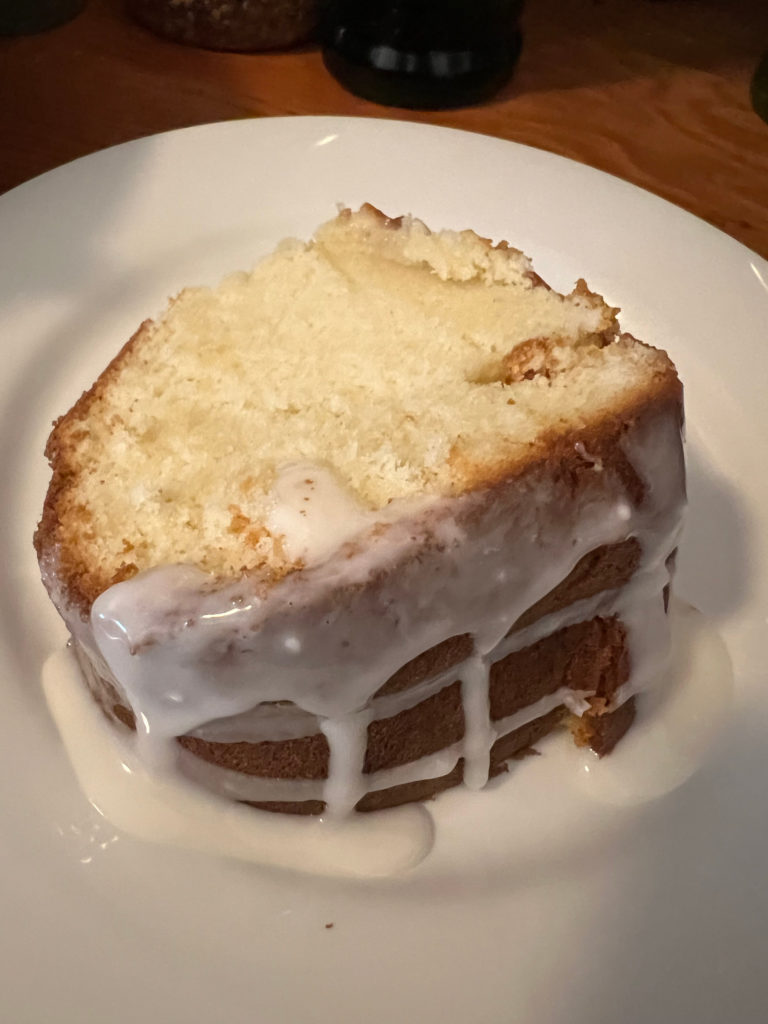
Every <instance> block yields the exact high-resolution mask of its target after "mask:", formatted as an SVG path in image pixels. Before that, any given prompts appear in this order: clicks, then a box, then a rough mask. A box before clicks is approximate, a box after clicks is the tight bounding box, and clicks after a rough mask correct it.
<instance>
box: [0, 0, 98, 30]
mask: <svg viewBox="0 0 768 1024" xmlns="http://www.w3.org/2000/svg"><path fill="white" fill-rule="evenodd" d="M83 7H85V0H0V36H24V35H31V34H32V33H33V32H44V31H45V30H46V29H49V28H55V27H56V26H57V25H62V24H63V23H64V22H65V21H69V20H70V19H71V18H74V17H75V15H76V14H79V13H80V11H82V9H83Z"/></svg>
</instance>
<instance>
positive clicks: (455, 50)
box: [321, 0, 523, 110]
mask: <svg viewBox="0 0 768 1024" xmlns="http://www.w3.org/2000/svg"><path fill="white" fill-rule="evenodd" d="M522 8H523V0H327V2H326V5H325V10H324V16H323V21H322V27H321V33H322V39H323V58H324V60H325V64H326V67H327V68H328V70H329V71H330V72H331V74H332V75H333V76H334V77H335V78H336V79H337V80H338V81H339V82H340V83H341V84H342V85H343V86H344V87H345V88H346V89H349V90H350V92H353V93H356V94H357V95H358V96H363V97H364V98H365V99H369V100H373V101H374V102H376V103H386V104H389V105H392V106H396V107H411V108H417V109H419V108H420V109H426V110H438V109H441V108H446V107H459V106H467V105H469V104H473V103H479V102H480V101H482V100H484V99H488V98H489V97H490V96H492V95H493V94H494V93H495V92H497V91H498V90H499V89H500V88H501V87H502V86H503V85H504V84H505V82H507V81H508V79H509V78H510V77H511V75H512V72H513V70H514V68H515V64H516V63H517V58H518V57H519V55H520V49H521V46H522V33H521V31H520V15H521V13H522Z"/></svg>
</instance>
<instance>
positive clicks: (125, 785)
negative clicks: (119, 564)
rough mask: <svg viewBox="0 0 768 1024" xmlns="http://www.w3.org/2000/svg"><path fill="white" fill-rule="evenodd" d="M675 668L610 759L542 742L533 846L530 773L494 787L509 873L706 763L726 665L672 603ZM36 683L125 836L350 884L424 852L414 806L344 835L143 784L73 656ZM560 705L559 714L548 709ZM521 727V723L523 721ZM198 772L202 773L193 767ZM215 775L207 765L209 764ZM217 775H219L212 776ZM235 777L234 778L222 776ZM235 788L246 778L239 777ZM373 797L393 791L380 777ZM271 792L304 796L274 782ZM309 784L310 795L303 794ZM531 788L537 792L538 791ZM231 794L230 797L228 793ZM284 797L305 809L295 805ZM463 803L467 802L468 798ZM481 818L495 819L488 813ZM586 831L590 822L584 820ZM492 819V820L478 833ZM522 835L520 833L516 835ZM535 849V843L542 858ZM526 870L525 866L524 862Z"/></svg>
mask: <svg viewBox="0 0 768 1024" xmlns="http://www.w3.org/2000/svg"><path fill="white" fill-rule="evenodd" d="M670 619H671V624H672V637H673V657H672V660H671V667H670V670H669V672H668V674H667V675H666V676H665V678H664V679H663V680H662V684H661V685H660V686H659V687H658V688H657V689H656V690H655V691H654V692H653V693H650V694H645V695H643V698H642V700H641V701H640V702H639V708H638V719H637V721H636V723H635V725H634V727H633V729H632V730H631V731H630V733H629V734H628V735H627V736H626V737H625V738H624V739H623V740H622V742H621V743H620V744H619V746H618V747H617V748H616V750H615V751H614V752H613V753H612V754H611V756H610V757H606V758H603V759H602V760H598V759H597V758H596V757H594V756H593V755H590V754H588V753H585V752H580V751H578V750H576V749H575V748H573V747H572V746H571V745H570V744H567V743H562V742H557V741H555V740H552V741H551V742H548V743H546V744H545V745H544V748H543V756H542V757H539V758H536V759H534V763H533V764H531V765H529V766H527V767H528V768H530V769H533V771H534V772H535V773H538V774H543V777H544V778H545V780H547V782H548V795H547V805H548V809H547V812H546V815H545V816H544V817H542V815H541V814H539V815H538V816H537V815H534V816H533V817H534V820H536V821H537V822H538V827H539V828H540V829H541V830H542V833H543V834H542V835H531V834H530V826H529V820H530V818H531V808H530V807H529V805H528V803H527V802H526V801H530V798H531V797H530V792H529V791H528V789H527V788H526V780H528V783H531V782H532V781H533V780H532V777H531V774H530V771H527V772H524V773H523V775H522V776H521V777H520V778H519V779H514V780H510V784H509V786H508V787H507V786H506V784H505V783H503V782H498V783H497V784H496V787H494V788H497V787H499V786H501V787H502V789H501V790H499V789H497V791H496V794H495V795H501V793H502V792H503V793H505V794H508V796H509V798H510V799H509V800H508V801H507V804H506V807H507V812H506V819H507V821H508V817H509V808H512V809H513V811H514V812H515V813H516V814H518V815H522V820H518V821H516V822H513V825H512V827H509V826H507V827H502V828H500V829H499V830H498V835H499V836H500V840H499V841H500V842H503V843H505V844H507V846H506V848H505V849H504V850H501V851H500V852H499V858H500V859H503V860H504V862H505V863H508V864H513V863H516V859H518V858H520V857H521V856H523V854H522V853H521V851H522V850H525V851H526V852H529V850H530V848H534V849H535V850H537V851H538V854H537V856H543V854H544V853H545V852H548V853H549V854H553V853H554V852H555V851H554V850H553V849H552V844H553V842H557V843H558V844H560V847H562V850H563V851H567V849H568V844H569V841H570V830H571V829H572V828H574V827H576V825H577V824H578V822H579V820H581V819H582V818H584V817H587V818H589V816H588V815H585V811H587V810H588V804H590V803H597V804H613V805H616V806H627V805H629V806H632V805H635V804H639V803H642V802H643V801H645V800H649V799H653V798H655V797H658V796H661V795H662V794H663V793H666V792H669V791H670V790H672V789H674V788H675V787H677V786H679V785H680V784H681V783H682V782H684V781H685V779H686V778H688V777H689V776H690V775H691V774H692V773H693V772H694V771H695V770H696V769H697V768H698V766H699V765H700V764H701V763H702V762H703V761H704V760H705V759H706V757H707V754H708V752H709V750H710V749H711V747H712V745H713V743H714V742H715V740H716V739H717V736H718V735H719V732H720V730H721V729H722V728H723V726H724V725H725V724H726V723H727V721H728V717H729V713H730V707H731V704H732V687H733V683H732V676H731V668H730V661H729V658H728V654H727V651H726V649H725V646H724V644H723V642H722V640H721V639H720V638H719V636H718V634H717V632H716V630H715V629H714V628H713V625H712V623H711V622H709V621H708V620H707V619H706V618H705V617H704V616H702V615H701V614H700V613H699V612H697V611H696V610H695V609H692V608H690V607H689V606H686V605H684V604H682V603H681V602H678V601H675V600H674V599H673V602H672V604H671V607H670ZM43 683H44V689H45V694H46V698H47V701H48V706H49V708H50V710H51V713H52V715H53V718H54V720H55V722H56V725H57V726H58V729H59V732H60V735H61V737H62V740H63V742H64V746H65V749H66V752H67V754H68V756H69V759H70V761H71V762H72V765H73V767H74V769H75V772H76V774H77V778H78V781H79V783H80V786H81V788H82V789H83V791H84V793H85V794H86V796H87V797H88V799H89V800H90V802H91V803H92V804H93V805H94V806H95V807H96V808H97V809H98V811H99V813H100V814H101V815H103V817H104V818H105V819H106V820H107V821H108V822H111V823H112V824H113V825H115V827H117V828H119V829H121V830H122V831H124V832H126V833H128V834H129V835H132V836H134V837H137V838H139V839H143V840H146V841H152V842H161V843H169V844H173V845H178V846H186V847H189V848H192V849H197V850H203V851H205V852H208V853H212V854H215V855H220V856H227V857H236V858H240V859H242V860H248V861H254V862H257V863H261V864H271V865H279V866H281V867H284V868H289V869H297V870H301V871H305V872H308V873H310V872H312V873H319V874H332V875H353V876H358V877H364V876H369V877H370V876H375V875H386V874H395V873H398V872H400V871H403V870H407V869H408V868H410V867H412V866H414V865H415V864H417V863H418V862H419V861H420V860H422V859H423V858H424V857H426V856H427V854H428V853H429V851H430V849H431V847H432V843H433V828H432V825H431V819H430V815H429V813H428V812H427V811H426V810H425V808H423V807H422V806H420V805H410V806H407V807H400V808H396V809H395V810H392V811H379V812H377V813H375V814H359V815H354V816H353V817H352V818H350V819H348V820H347V821H345V822H343V823H335V822H329V821H327V820H319V819H305V818H297V817H295V816H293V815H275V814H269V813H267V812H260V811H255V810H253V809H252V808H244V807H240V806H238V805H237V804H234V803H232V802H231V801H230V800H229V799H227V800H221V799H217V798H216V797H214V796H212V795H209V794H206V793H205V792H204V791H203V790H202V789H200V788H199V787H197V786H193V785H190V784H188V783H185V781H184V779H183V778H182V777H181V776H180V775H164V774H162V773H152V772H148V771H147V770H146V768H145V766H144V765H143V764H142V763H141V762H140V760H139V759H138V758H137V757H136V754H135V749H134V743H135V737H134V735H133V734H132V733H131V732H130V731H129V730H127V729H125V730H123V731H121V732H120V731H117V730H113V729H107V728H105V723H104V719H103V716H102V715H101V712H100V711H99V710H98V708H97V706H96V704H95V703H94V702H93V701H92V700H91V698H90V696H89V694H88V691H87V690H86V689H85V687H83V685H82V682H81V679H80V674H79V671H78V667H77V664H76V662H75V660H74V658H73V656H72V653H71V651H69V650H62V651H59V652H57V653H56V654H54V655H52V656H51V658H49V660H48V662H47V663H46V666H45V669H44V673H43ZM562 696H563V694H562V693H558V694H553V695H552V696H551V697H550V698H545V699H544V700H543V701H541V702H538V703H537V705H534V706H532V707H531V708H526V709H525V710H524V712H521V713H519V715H516V716H513V718H514V722H513V721H509V720H505V721H504V722H502V723H497V725H498V726H499V727H500V728H501V729H503V731H504V732H507V731H511V728H514V727H518V726H519V725H521V724H525V723H524V721H523V719H524V718H525V717H527V716H528V715H530V716H531V717H534V718H535V717H539V716H540V715H542V714H546V712H547V711H548V710H550V709H551V706H552V705H551V704H550V702H551V701H559V700H561V699H562ZM554 706H556V705H554ZM529 720H530V719H529ZM460 753H461V751H460V745H459V744H457V745H456V746H455V747H454V748H451V749H450V750H447V751H441V752H440V753H439V754H438V755H435V756H434V758H430V759H423V760H424V761H425V762H426V761H429V762H430V763H429V764H425V766H424V769H425V774H424V775H423V777H425V778H429V777H434V776H437V775H441V774H445V773H446V772H447V771H450V768H451V767H452V764H455V761H456V759H457V758H458V756H460ZM192 760H193V761H195V762H196V763H197V764H198V765H202V764H203V762H201V761H199V759H198V758H192ZM207 767H211V766H207ZM219 771H220V772H221V771H222V770H221V769H219ZM231 774H232V775H235V774H238V773H231ZM238 777H239V779H243V778H245V777H244V776H240V775H238ZM378 778H379V781H380V782H381V783H382V784H383V785H391V784H393V783H394V782H395V781H396V780H395V778H394V777H389V778H388V777H387V773H386V772H382V773H378ZM277 781H279V782H280V785H300V786H301V785H305V783H290V782H285V780H277ZM309 785H313V784H312V783H309ZM534 789H537V787H534ZM225 795H228V794H225ZM293 798H294V799H304V798H305V797H304V796H298V795H297V796H295V797H293ZM471 798H472V796H471V795H470V794H467V795H466V797H465V799H471ZM460 799H461V794H459V793H455V794H446V798H445V804H443V802H442V801H437V803H435V804H431V805H430V807H431V808H432V809H433V811H434V813H435V815H436V818H437V822H438V833H437V834H438V844H440V843H441V842H444V841H445V840H444V838H443V839H441V838H440V837H441V836H442V831H441V828H440V814H441V808H442V807H443V806H445V807H446V808H447V813H449V815H452V816H453V817H456V816H457V814H458V813H459V811H460V809H461V803H460ZM488 810H489V813H491V814H492V815H497V814H499V813H504V808H501V807H499V805H498V803H497V802H492V803H490V804H489V808H488ZM589 820H592V819H591V818H589ZM492 827H493V821H492V820H490V821H489V822H488V828H489V829H491V828H492ZM521 830H522V831H521ZM542 843H544V844H545V846H544V848H543V849H542ZM523 859H524V858H523Z"/></svg>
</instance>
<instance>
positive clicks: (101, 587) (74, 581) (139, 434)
mask: <svg viewBox="0 0 768 1024" xmlns="http://www.w3.org/2000/svg"><path fill="white" fill-rule="evenodd" d="M617 312H618V310H616V309H613V308H611V307H609V306H608V305H607V304H606V303H605V302H604V301H603V300H602V298H601V297H600V296H598V295H595V294H594V293H592V292H590V291H589V289H588V288H587V286H586V284H585V283H584V282H579V283H578V284H577V286H576V288H575V289H574V291H573V292H572V293H571V294H570V295H560V294H559V293H557V292H555V291H553V290H552V289H550V288H549V287H548V286H547V285H546V284H544V282H543V281H542V280H541V279H540V278H539V277H538V276H537V275H536V273H535V272H534V270H533V268H532V266H531V263H530V261H529V260H528V258H527V257H526V256H524V255H523V254H522V253H520V252H519V251H518V250H515V249H513V248H511V247H510V246H508V245H507V244H506V243H501V244H500V245H498V246H493V245H492V244H491V243H490V242H488V241H487V240H485V239H482V238H479V237H478V236H477V235H475V234H474V233H472V232H470V231H462V232H439V233H432V232H430V231H429V230H428V229H427V228H426V227H425V226H424V225H423V224H421V223H420V222H419V221H417V220H414V219H412V218H398V219H396V220H390V219H387V218H386V217H384V216H383V215H382V214H380V213H379V212H378V211H376V210H374V209H373V208H372V207H368V206H366V207H363V208H362V209H361V210H360V211H358V212H357V213H352V212H350V211H348V210H345V211H342V212H341V213H340V214H339V216H338V217H337V218H336V219H335V220H333V221H331V222H330V223H328V224H326V225H323V226H322V227H321V228H319V229H318V231H317V232H316V234H315V237H314V239H312V240H311V241H310V242H308V243H302V242H298V241H289V242H285V243H283V244H282V245H281V246H279V247H278V249H277V250H276V252H275V253H274V254H273V255H272V256H270V257H268V258H267V259H266V260H264V261H263V262H262V263H260V264H259V265H258V266H257V267H256V268H255V269H254V270H253V271H252V272H250V273H238V274H234V275H232V276H230V277H229V278H227V279H225V280H224V281H223V282H222V283H221V284H220V285H219V286H217V287H216V288H213V289H211V288H190V289H187V290H185V291H184V292H182V293H181V294H180V295H179V296H177V297H176V298H175V299H174V300H172V302H171V304H170V305H169V308H168V310H167V311H166V312H165V314H164V315H163V316H162V317H161V318H160V319H158V320H157V321H156V322H152V321H147V322H146V323H144V324H143V325H142V326H141V327H140V329H139V330H138V332H137V333H136V335H134V337H133V338H132V339H131V340H130V341H129V342H128V343H127V345H126V346H125V347H124V348H123V349H122V351H121V352H120V353H119V354H118V355H117V357H116V358H115V359H114V360H113V362H112V363H111V364H110V366H109V367H108V368H107V369H106V370H105V372H104V373H103V374H102V375H101V377H100V378H99V379H98V381H97V382H96V383H95V384H94V386H93V387H92V388H91V389H90V390H89V391H88V392H86V393H85V394H84V395H83V396H82V398H81V399H80V400H79V401H78V403H76V405H75V406H74V407H73V409H72V410H70V412H69V413H67V414H66V416H64V417H62V419H61V420H59V421H58V423H57V424H56V425H55V427H54V430H53V433H52V434H51V437H50V440H49V443H48V448H47V455H48V458H49V460H50V462H51V466H52V470H53V476H52V480H51V485H50V488H49V492H48V496H47V499H46V503H45V508H44V511H43V516H42V520H41V523H40V525H39V527H38V530H37V533H36V537H35V543H36V547H37V550H38V555H39V559H40V564H41V568H42V573H43V579H44V582H45V583H46V586H47V587H48V590H49V592H50V594H51V597H52V598H53V600H54V602H55V603H56V605H57V607H58V608H59V611H60V612H61V614H62V615H63V617H64V619H65V621H66V622H67V625H68V627H69V629H70V632H71V633H72V636H73V638H74V642H75V644H76V647H77V651H78V656H79V658H80V661H81V664H82V666H83V671H84V676H85V679H86V681H87V683H88V685H89V686H90V688H91V690H92V692H93V694H94V696H95V698H96V699H97V700H98V701H99V703H100V704H101V705H102V707H103V708H104V710H105V712H106V713H107V715H108V716H109V717H110V718H112V719H113V720H114V721H115V722H116V723H117V724H118V725H119V727H120V728H129V729H136V730H137V741H138V742H139V743H140V745H142V746H143V749H144V750H145V752H146V755H147V756H148V757H150V758H154V759H155V760H158V761H160V760H162V761H163V762H164V763H167V762H168V761H169V760H170V761H172V762H173V763H174V764H175V765H176V766H178V767H179V768H180V769H181V770H182V771H183V772H185V773H186V774H188V775H190V776H192V777H194V778H195V779H197V780H199V781H200V782H201V784H203V785H205V786H207V787H208V788H211V789H214V790H215V791H217V792H220V793H222V794H224V795H226V796H229V797H231V798H233V799H237V800H243V801H247V802H250V803H253V804H255V805H256V806H259V807H264V808H267V809H270V810H278V811H290V812H298V813H320V812H322V811H323V810H325V809H326V808H327V809H328V810H329V811H330V812H333V813H337V814H344V813H347V812H349V811H351V810H352V809H354V808H355V807H357V808H358V809H360V810H373V809H376V808H379V807H384V806H390V805H393V804H396V803H401V802H405V801H408V800H418V799H423V798H425V797H427V796H431V795H434V794H435V793H436V792H439V791H440V790H441V789H444V788H446V787H448V786H451V785H455V784H457V783H459V782H461V781H462V780H463V781H464V782H465V783H466V784H467V785H469V786H470V787H475V788H479V787H480V786H482V785H484V784H485V782H486V781H487V780H488V778H489V776H490V775H494V774H497V773H498V772H500V771H503V770H505V768H506V766H507V762H508V761H509V759H510V758H511V757H514V756H517V755H518V754H521V753H523V752H525V751H527V750H528V749H529V748H530V747H531V745H532V744H533V743H535V742H536V741H537V740H538V739H539V738H540V737H541V736H542V735H544V734H545V733H546V732H549V731H551V730H552V729H553V728H555V727H556V726H558V725H560V724H562V723H565V724H569V725H570V726H571V729H572V732H573V734H574V737H575V739H576V740H577V742H580V743H588V744H591V745H592V746H593V747H594V748H595V749H596V750H597V751H598V752H600V753H605V752H607V751H609V750H610V749H611V748H612V746H613V745H614V744H615V742H616V741H617V740H618V739H619V738H620V736H621V735H622V734H623V732H624V731H625V730H626V728H627V727H628V726H629V725H630V723H631V720H632V716H633V714H634V697H635V694H636V693H637V692H639V691H640V690H641V689H643V688H644V687H645V686H647V685H649V684H650V683H651V682H652V681H653V679H654V678H655V677H656V676H657V675H658V673H659V671H660V670H661V668H662V666H663V659H664V653H665V651H666V647H667V642H668V637H667V636H666V630H667V627H666V616H665V609H664V593H665V589H666V587H667V586H668V583H669V577H670V565H671V562H670V556H671V555H672V553H673V551H674V548H675V545H676V540H677V535H678V531H679V525H680V518H681V511H682V507H683V504H684V469H683V460H682V445H681V438H680V432H681V425H682V390H681V386H680V383H679V381H678V378H677V375H676V373H675V370H674V367H673V365H672V363H671V362H670V360H669V358H668V357H667V356H666V354H665V353H663V352H661V351H659V350H657V349H655V348H652V347H650V346H648V345H645V344H642V343H641V342H639V341H637V340H636V339H634V338H632V337H631V336H630V335H627V334H622V333H621V331H620V329H619V325H618V322H617V319H616V314H617Z"/></svg>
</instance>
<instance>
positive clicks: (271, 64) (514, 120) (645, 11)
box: [0, 0, 768, 257]
mask: <svg viewBox="0 0 768 1024" xmlns="http://www.w3.org/2000/svg"><path fill="white" fill-rule="evenodd" d="M524 30H525V46H524V50H523V55H522V57H521V60H520V64H519V67H518V70H517V73H516V75H515V78H514V80H513V82H512V83H511V84H510V85H509V86H508V87H507V88H506V89H505V90H504V92H502V93H501V94H500V95H499V96H498V97H497V98H495V99H494V100H493V101H491V102H489V103H486V104H483V105H481V106H477V107H472V108H468V109H463V110H457V111H443V112H440V113H433V112H429V113H426V112H412V111H404V110H400V109H396V108H391V107H380V106H376V105H374V104H372V103H368V102H366V101H365V100H361V99H357V98H356V97H354V96H352V95H350V94H348V93H346V92H345V91H344V90H343V89H342V88H341V86H340V85H338V84H337V83H336V82H335V81H334V80H333V79H332V78H331V77H330V76H329V75H328V74H327V72H326V71H325V69H324V67H323V63H322V59H321V56H320V53H319V51H318V50H317V48H316V47H311V46H310V47H305V48H303V49H301V50H298V51H294V52H284V53H268V54H231V53H214V52H209V51H206V50H198V49H192V48H187V47H184V46H179V45H176V44H174V43H170V42H166V41H164V40H161V39H159V38H156V37H155V36H153V35H152V34H151V33H149V32H147V31H146V30H144V29H142V28H140V27H138V26H137V25H134V24H133V23H132V22H131V21H130V19H129V18H128V16H127V15H126V14H125V12H124V10H123V7H122V4H121V3H120V0H89V2H88V4H87V6H86V9H85V11H84V12H83V13H82V14H81V15H79V16H78V17H77V18H76V19H75V20H73V21H71V22H69V23H68V24H66V25H63V26H61V27H59V28H56V29H52V30H50V31H48V32H44V33H40V34H38V35H31V36H24V37H17V38H12V39H0V96H1V97H2V102H1V103H0V191H5V190H7V189H10V188H12V187H13V186H15V185H18V184H20V183H21V182H23V181H25V180H27V179H28V178H31V177H33V176H34V175H36V174H39V173H41V172H43V171H46V170H49V169H50V168H52V167H55V166H57V165H59V164H61V163H64V162H66V161H67V160H71V159H73V158H75V157H78V156H82V155H84V154H86V153H90V152H93V151H94V150H97V149H101V148H102V147H104V146H109V145H113V144H114V143H118V142H124V141H126V140H128V139H134V138H137V137H139V136H143V135H148V134H151V133H153V132H160V131H165V130H167V129H170V128H178V127H182V126H186V125H192V124H202V123H205V122H208V121H216V120H222V119H228V118H238V117H261V116H268V115H275V114H348V115H357V116H365V117H397V118H406V119H409V120H421V121H427V122H431V123H434V124H444V125H452V126H454V127H459V128H466V129H469V130H471V131H478V132H484V133H488V134H491V135H496V136H500V137H502V138H507V139H514V140H516V141H518V142H524V143H527V144H529V145H533V146H538V147H541V148H543V149H547V150H551V151H552V152H555V153H560V154H563V155H565V156H568V157H573V158H575V159H577V160H580V161H582V162H584V163H587V164H590V165H592V166H593V167H599V168H601V169H602V170H605V171H609V172H610V173H612V174H616V175H618V176H619V177H621V178H625V179H626V180H628V181H631V182H634V183H635V184H637V185H640V186H642V187H643V188H646V189H649V190H650V191H652V192H655V193H657V194H658V195H661V196H664V197H665V198H667V199H670V200H671V201H672V202H674V203H677V204H678V205H680V206H682V207H684V208H686V209H688V210H690V211H692V212H693V213H696V214H698V215H699V216H701V217H703V218H704V219H705V220H707V221H709V222H710V223H712V224H715V225H716V226H717V227H719V228H722V229H723V230H724V231H726V232H728V233H729V234H731V235H733V236H734V237H736V238H738V239H739V240H741V241H742V242H744V243H745V244H746V245H748V246H749V247H750V248H752V249H755V250H756V251H757V252H759V253H761V254H762V255H763V256H766V257H768V124H765V123H764V122H763V121H762V120H760V118H759V117H758V116H757V115H756V114H755V113H754V112H753V110H752V109H751V106H750V100H749V85H750V79H751V76H752V74H753V72H754V70H755V68H756V66H757V64H758V61H759V59H760V56H761V54H762V52H763V51H765V50H767V49H768V3H766V2H764V0H663V2H662V0H657V2H652V0H528V4H527V9H526V13H525V20H524Z"/></svg>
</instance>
